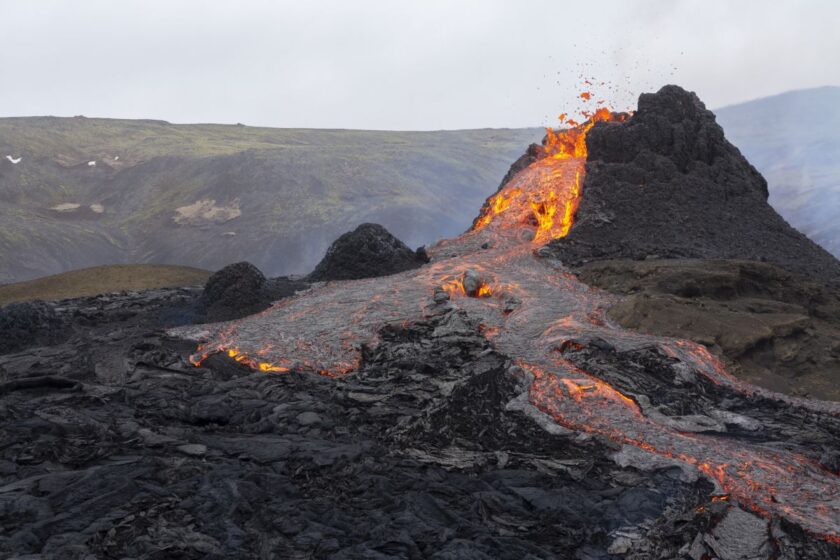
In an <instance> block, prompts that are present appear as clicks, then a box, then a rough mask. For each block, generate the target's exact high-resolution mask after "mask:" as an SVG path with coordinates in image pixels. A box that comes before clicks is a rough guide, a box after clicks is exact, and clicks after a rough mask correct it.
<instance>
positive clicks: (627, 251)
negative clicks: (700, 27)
mask: <svg viewBox="0 0 840 560" xmlns="http://www.w3.org/2000/svg"><path fill="white" fill-rule="evenodd" d="M586 141H587V142H586V143H587V148H588V156H587V164H586V170H587V171H586V178H585V181H584V186H583V198H582V200H581V203H580V207H579V209H578V212H577V216H576V220H575V225H574V226H573V227H572V230H571V232H570V234H569V235H568V236H567V237H565V238H563V239H558V240H556V241H554V242H552V244H551V248H552V252H553V253H554V254H555V255H556V256H557V257H559V258H560V259H561V260H563V261H564V262H565V263H566V264H569V265H572V266H574V265H577V264H580V263H582V262H586V261H590V260H602V259H614V258H630V259H640V258H650V257H654V256H655V257H663V258H685V257H688V258H717V259H720V258H724V259H731V258H735V259H748V260H759V261H770V262H773V263H776V264H779V265H781V266H782V267H784V268H787V269H788V270H791V271H793V272H799V273H802V274H806V275H808V276H811V277H813V278H817V279H820V280H823V281H831V280H836V279H838V278H840V262H838V261H837V260H836V259H835V258H834V257H832V256H831V255H830V254H829V253H828V252H827V251H825V250H824V249H822V248H821V247H819V246H818V245H816V244H815V243H814V242H812V241H811V240H809V239H808V238H807V237H805V236H804V235H803V234H801V233H800V232H798V231H797V230H795V229H794V228H792V227H791V226H790V225H789V224H788V223H787V222H785V220H784V219H782V217H781V216H779V215H778V214H777V213H776V211H775V210H773V208H772V207H771V206H770V205H769V204H768V203H767V183H766V181H765V180H764V178H763V177H762V176H761V175H760V174H759V172H758V171H756V169H755V168H754V167H753V166H752V165H750V163H749V162H748V161H747V160H746V159H745V158H744V157H743V156H742V155H741V153H740V152H739V151H738V149H737V148H736V147H735V146H733V145H732V144H730V143H729V142H728V141H727V140H726V138H725V137H724V133H723V129H722V128H721V127H720V126H719V125H718V124H717V123H716V122H715V116H714V114H713V113H712V112H711V111H709V110H707V109H706V107H705V106H704V105H703V103H702V102H701V101H700V99H698V97H697V96H696V95H695V94H694V93H691V92H687V91H685V90H683V89H682V88H680V87H678V86H673V85H670V86H665V87H663V88H662V89H661V90H659V91H658V92H657V93H650V94H642V95H641V96H640V97H639V107H638V111H637V112H636V113H635V114H634V115H633V116H632V117H631V118H630V119H628V120H626V121H625V122H615V123H606V122H602V123H598V124H596V125H595V126H594V127H593V128H592V130H591V131H590V132H589V133H588V134H587V138H586Z"/></svg>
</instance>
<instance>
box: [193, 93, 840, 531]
mask: <svg viewBox="0 0 840 560" xmlns="http://www.w3.org/2000/svg"><path fill="white" fill-rule="evenodd" d="M628 117H629V116H628V115H626V114H614V113H611V112H610V111H608V110H606V109H599V110H598V111H597V112H595V113H594V114H592V115H589V118H588V120H587V121H586V122H584V123H583V124H580V125H577V126H573V127H572V128H569V129H566V130H561V131H558V132H555V131H549V133H548V135H547V137H546V140H545V141H544V150H545V152H544V154H542V155H543V156H544V157H541V158H539V159H537V160H536V161H533V162H532V163H531V164H530V165H528V166H527V167H525V168H524V169H522V170H521V171H519V172H518V173H516V174H515V175H514V176H513V177H512V178H511V179H510V180H509V181H508V182H507V183H506V184H504V186H503V187H502V188H501V189H500V190H499V191H498V192H497V193H496V194H494V195H493V196H491V197H490V198H489V199H488V201H487V203H486V204H485V206H484V207H483V208H482V210H481V213H480V215H479V217H478V218H477V219H476V221H475V222H474V225H473V227H472V228H471V229H470V230H469V231H467V232H466V233H464V234H463V235H461V236H459V237H457V238H455V239H450V240H444V241H441V242H439V243H437V244H435V245H434V246H432V247H430V248H428V249H427V252H428V255H429V257H430V263H429V264H427V265H425V266H423V267H422V268H419V269H416V270H411V271H406V272H402V273H399V274H395V275H392V276H387V277H383V278H373V279H365V280H354V281H342V282H328V283H325V284H317V285H315V286H314V287H312V288H310V289H309V290H307V291H305V292H302V293H299V294H297V295H295V296H293V297H289V298H287V299H284V300H282V301H280V302H278V303H276V304H274V306H273V307H271V308H270V309H268V310H266V311H264V312H262V313H260V314H257V315H253V316H250V317H247V318H245V319H242V320H239V321H236V322H231V323H226V324H217V325H205V326H204V327H202V328H203V329H204V331H205V333H204V340H205V341H204V343H203V344H202V345H201V346H200V347H199V348H198V350H197V352H196V353H195V355H194V356H193V357H192V361H193V362H194V363H195V364H200V363H201V362H202V361H203V360H204V359H205V358H207V357H208V356H209V355H211V354H214V353H226V354H227V355H229V356H230V357H231V358H233V359H235V360H237V361H239V362H241V363H244V364H247V365H249V366H250V367H252V368H254V369H255V370H260V371H265V372H285V371H289V370H297V371H310V372H314V373H320V374H323V375H328V376H338V375H344V374H347V373H350V372H352V371H354V370H355V369H356V368H358V366H359V364H360V361H361V356H362V347H363V346H365V345H368V346H370V345H376V344H377V333H378V332H379V331H380V330H381V329H382V328H383V327H386V326H388V325H399V324H406V323H411V322H415V321H418V320H420V319H422V318H424V317H430V316H434V315H439V314H442V313H448V312H452V311H454V310H462V311H464V312H466V313H467V314H468V315H469V316H471V317H473V318H474V319H476V321H477V322H480V323H481V325H482V333H484V334H485V336H487V337H488V339H489V340H490V341H491V342H492V344H493V345H494V347H495V348H496V349H497V350H498V351H499V352H500V353H502V354H504V355H506V356H509V357H510V358H511V360H512V361H513V363H514V364H515V365H514V366H513V369H514V370H516V371H517V372H519V374H520V375H521V376H522V377H523V379H527V380H529V381H530V389H529V399H530V403H531V405H533V406H534V407H536V409H538V410H539V411H541V412H542V413H544V414H546V415H548V416H550V417H551V418H552V419H553V421H554V422H556V423H557V424H560V425H561V426H564V427H565V428H568V429H571V430H575V431H578V432H586V433H590V434H598V435H600V436H603V437H606V438H609V439H610V440H612V441H613V442H616V443H617V444H620V445H627V446H633V447H635V448H638V449H641V450H644V451H645V452H649V453H652V454H655V455H658V456H661V457H667V458H669V459H671V460H673V461H674V462H675V463H677V464H681V465H683V466H684V467H685V468H687V469H689V470H691V469H693V470H695V471H697V472H700V473H703V474H704V475H705V476H707V477H708V478H710V479H711V480H712V481H714V482H715V484H716V485H717V487H718V494H719V495H720V496H728V495H731V496H733V497H734V498H735V500H736V501H738V502H739V503H741V504H742V505H744V506H746V507H748V508H750V509H752V510H754V511H757V512H760V513H762V514H765V515H768V516H781V517H783V518H786V519H788V520H789V521H792V522H795V523H796V524H798V525H799V526H801V527H803V528H804V529H806V530H807V531H809V532H811V533H813V534H816V535H819V536H822V537H823V538H826V539H828V540H833V541H838V540H840V485H838V479H837V476H836V475H835V474H833V473H831V472H829V471H828V470H826V469H825V468H823V467H822V466H820V465H819V464H818V463H817V462H816V461H814V460H812V459H810V458H807V457H804V456H802V455H799V454H797V453H794V452H791V451H788V450H785V449H783V448H770V447H765V446H762V445H761V444H760V443H751V442H750V441H745V440H738V439H733V438H728V437H725V436H722V435H719V434H714V433H709V431H708V430H705V429H703V428H702V426H701V427H699V428H698V427H694V428H692V426H691V419H690V418H688V417H685V418H681V417H676V418H675V417H668V418H665V417H664V416H663V415H661V414H660V415H657V414H649V413H648V410H649V407H648V408H646V407H643V406H641V403H642V402H643V401H647V402H649V399H647V397H646V396H645V395H633V394H622V393H621V392H619V391H618V390H616V389H615V388H614V387H613V386H611V385H610V384H609V383H607V382H606V381H605V380H603V379H599V378H597V377H596V376H595V375H594V374H591V373H588V372H586V371H583V370H581V369H580V368H578V367H576V366H575V365H574V364H573V363H571V362H570V361H568V360H567V359H566V358H564V357H563V351H562V350H563V349H564V348H568V347H569V345H574V344H579V343H578V342H576V341H591V340H595V339H600V340H602V341H606V342H607V343H608V344H609V345H610V346H611V347H613V348H616V349H619V350H622V351H627V350H632V349H637V348H645V347H651V346H653V347H656V348H658V349H659V350H660V351H661V352H662V353H664V354H666V355H668V356H670V357H673V358H674V359H675V360H678V361H679V362H681V363H682V364H683V365H684V367H685V368H687V369H690V370H691V372H692V374H693V375H696V376H699V377H704V378H706V379H708V380H710V381H711V382H713V383H715V384H718V385H723V386H726V387H729V388H731V389H732V391H736V392H739V393H755V392H757V390H756V389H754V388H752V387H749V386H746V385H743V384H741V383H739V382H737V381H736V380H734V379H733V378H732V377H731V376H730V375H728V374H727V373H726V371H725V369H724V367H723V366H722V365H721V364H720V363H719V362H718V361H717V360H716V359H715V358H713V357H712V356H711V355H710V354H709V353H708V352H707V351H706V350H705V349H704V348H703V347H700V346H698V345H695V344H693V343H687V342H685V341H678V340H673V339H664V338H657V337H653V336H647V335H642V334H638V333H633V332H629V331H626V330H623V329H620V328H617V327H615V326H613V325H612V324H610V323H609V321H608V320H607V319H606V315H605V311H606V309H607V308H608V307H609V306H610V305H611V304H612V303H614V302H615V297H614V296H610V295H609V294H606V293H603V292H600V291H598V290H594V289H591V288H589V287H588V286H586V285H584V284H582V283H581V282H579V281H578V280H577V279H576V278H575V277H574V276H573V275H572V274H570V273H569V272H568V271H567V270H566V269H565V268H564V267H563V266H562V264H561V263H559V262H557V261H556V260H553V259H549V258H541V255H540V252H539V251H538V248H539V247H541V246H542V245H544V244H545V243H546V242H548V241H550V240H551V239H556V238H559V237H563V236H566V235H567V234H568V233H569V232H570V230H571V228H572V225H573V221H574V217H575V211H576V209H577V205H578V201H579V200H580V197H581V196H582V195H583V196H585V194H586V193H585V188H584V176H585V172H586V169H585V163H586V134H587V132H588V131H589V129H590V128H591V127H593V126H594V125H595V123H596V122H598V121H609V120H623V119H626V118H628ZM471 296H472V297H471ZM182 334H186V335H190V334H192V335H193V336H195V333H189V332H187V331H182ZM686 390H687V391H690V390H691V389H690V388H688V389H686ZM771 398H778V399H783V398H784V397H781V396H778V395H771ZM798 405H800V406H802V407H803V409H804V410H805V409H808V408H809V407H812V408H813V410H815V411H816V410H818V411H819V412H821V413H829V414H838V412H840V409H838V408H837V407H836V406H832V405H826V404H825V403H809V402H806V401H803V402H800V403H798Z"/></svg>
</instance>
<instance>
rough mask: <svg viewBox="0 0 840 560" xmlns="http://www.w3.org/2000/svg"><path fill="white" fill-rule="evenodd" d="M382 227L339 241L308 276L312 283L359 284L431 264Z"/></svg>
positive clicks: (369, 226) (350, 234) (363, 227)
mask: <svg viewBox="0 0 840 560" xmlns="http://www.w3.org/2000/svg"><path fill="white" fill-rule="evenodd" d="M425 255H426V253H425V251H423V250H422V248H421V249H420V250H418V251H416V252H415V251H412V250H411V249H409V248H408V246H407V245H406V244H405V243H403V242H402V241H400V240H399V239H397V238H396V237H394V236H393V235H391V233H390V232H389V231H388V230H387V229H385V228H384V227H382V226H381V225H379V224H362V225H360V226H359V227H357V228H356V229H355V230H353V231H351V232H348V233H345V234H344V235H342V236H341V237H339V238H338V239H336V240H335V241H334V242H333V244H332V245H330V248H329V249H328V250H327V254H326V255H325V256H324V258H323V259H322V260H321V262H319V263H318V266H316V267H315V270H314V271H312V273H311V274H310V275H309V276H308V278H307V279H308V280H310V281H324V280H356V279H359V278H373V277H376V276H387V275H389V274H396V273H398V272H403V271H405V270H411V269H412V268H418V267H420V266H422V265H423V264H424V263H425V262H427V260H428V257H426V256H425Z"/></svg>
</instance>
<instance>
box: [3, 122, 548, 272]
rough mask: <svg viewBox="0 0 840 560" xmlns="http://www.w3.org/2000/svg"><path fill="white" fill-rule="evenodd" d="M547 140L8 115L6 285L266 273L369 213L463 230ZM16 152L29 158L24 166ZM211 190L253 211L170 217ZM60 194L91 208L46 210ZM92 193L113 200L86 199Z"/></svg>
mask: <svg viewBox="0 0 840 560" xmlns="http://www.w3.org/2000/svg"><path fill="white" fill-rule="evenodd" d="M540 137H541V131H540V130H539V129H522V130H472V131H449V132H379V131H346V130H293V129H269V128H253V127H243V126H227V125H172V124H167V123H162V122H158V121H124V120H112V119H87V118H69V119H68V118H54V117H32V118H10V119H0V282H3V281H6V282H8V281H13V280H20V279H26V278H32V277H37V276H41V275H44V274H50V273H55V272H59V271H63V270H69V269H73V268H78V267H82V266H92V265H96V264H101V263H103V262H123V263H129V262H160V263H170V264H184V265H191V266H198V267H201V268H208V269H216V268H219V267H221V266H223V265H224V264H227V263H229V262H232V261H235V260H242V259H248V260H251V261H253V262H255V264H257V265H258V266H260V267H261V268H263V269H264V270H266V272H267V273H269V274H283V273H294V272H307V271H308V270H309V269H311V267H312V266H313V265H314V264H315V263H316V262H317V261H318V260H319V258H320V257H321V256H322V254H323V252H324V250H325V249H326V247H327V245H328V244H329V243H330V242H331V241H332V240H333V239H335V237H337V236H338V235H340V234H341V233H343V232H344V231H347V230H349V229H352V228H353V227H355V226H356V225H358V224H359V223H361V222H363V221H377V222H380V223H383V224H384V225H385V226H386V227H388V228H389V229H391V230H392V231H393V232H394V233H395V234H396V235H397V236H399V237H401V238H403V239H404V240H405V241H406V242H408V243H409V244H411V245H420V244H423V243H428V242H431V241H434V240H435V239H436V238H438V237H443V236H449V235H453V234H455V233H458V232H460V231H462V230H463V229H465V228H466V227H467V226H468V224H469V223H470V221H471V219H472V217H473V215H474V213H475V212H476V209H477V208H478V207H479V206H480V204H481V202H482V201H483V200H484V198H486V197H487V196H488V195H489V194H491V193H492V192H493V191H494V190H495V187H496V185H497V184H498V181H499V180H500V178H501V177H502V176H503V175H504V173H505V171H506V170H507V167H508V166H509V165H510V163H511V162H512V161H513V160H514V159H515V158H516V157H517V156H518V155H519V154H521V153H522V151H523V149H524V148H525V146H527V144H528V143H530V142H532V141H535V140H539V138H540ZM6 154H11V155H13V156H21V157H23V161H22V162H21V163H20V164H18V165H12V164H10V163H9V162H7V161H6V160H5V155H6ZM116 156H119V160H118V161H117V160H115V159H114V158H115V157H116ZM90 160H96V161H97V166H96V167H88V166H87V162H88V161H90ZM203 199H210V200H215V201H216V202H217V204H218V205H229V204H232V203H233V202H234V201H238V203H239V205H240V208H241V211H242V216H241V217H240V218H237V219H235V220H231V221H229V222H227V223H210V222H208V223H200V224H196V225H192V226H178V225H176V224H175V223H174V222H173V217H174V215H175V208H177V207H180V206H185V205H188V204H192V203H194V202H196V201H197V200H203ZM62 203H78V204H82V205H83V210H82V211H81V212H76V213H69V214H58V213H56V212H54V211H52V210H50V208H51V207H53V206H55V205H57V204H62ZM91 204H102V205H104V207H105V212H104V213H102V214H95V213H93V212H91V211H89V210H88V206H89V205H91ZM228 232H235V234H236V235H230V233H228Z"/></svg>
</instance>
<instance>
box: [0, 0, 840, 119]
mask: <svg viewBox="0 0 840 560" xmlns="http://www.w3.org/2000/svg"><path fill="white" fill-rule="evenodd" d="M0 69H2V70H0V72H2V74H0V76H2V77H1V78H0V116H24V115H47V114H49V115H60V116H72V115H78V114H83V115H87V116H100V117H123V118H157V119H165V120H169V121H172V122H223V123H235V122H242V123H245V124H249V125H266V126H278V127H316V128H366V129H402V130H424V129H441V128H444V129H455V128H481V127H523V126H538V125H547V124H555V121H556V115H557V114H558V113H560V112H561V111H570V110H573V109H575V108H576V105H575V97H576V95H577V93H578V92H579V91H581V82H582V79H583V78H584V77H594V78H596V79H597V80H598V81H606V82H608V83H610V84H612V89H608V88H606V87H604V88H601V89H600V92H601V93H602V94H603V95H601V96H599V97H605V96H606V97H607V98H608V99H610V100H611V101H612V105H613V107H614V108H616V109H624V108H628V107H630V106H633V105H635V99H636V97H637V96H638V94H639V93H640V92H642V91H649V90H655V89H658V88H659V87H660V86H661V85H663V84H665V83H678V84H680V85H682V86H683V87H686V88H688V89H692V90H694V91H696V92H697V93H698V94H699V95H700V97H701V98H702V99H703V100H704V101H705V102H706V104H707V105H708V106H710V107H718V106H721V105H726V104H731V103H735V102H738V101H744V100H747V99H752V98H756V97H762V96H765V95H770V94H774V93H780V92H782V91H786V90H790V89H800V88H807V87H813V86H820V85H837V84H840V1H838V0H810V1H807V0H797V1H778V0H774V1H769V0H762V1H758V0H741V1H737V2H735V1H725V0H681V1H670V0H635V1H634V0H625V1H604V0H592V1H588V2H587V1H577V2H567V1H564V0H549V1H542V0H531V1H529V0H511V1H502V0H481V1H467V0H442V1H439V0H381V1H374V0H352V1H351V0H318V1H306V0H294V1H285V0H265V1H263V0H238V1H213V0H180V1H179V0H162V1H160V0H142V1H135V0H119V1H117V0H77V1H71V0H66V1H60V0H0ZM596 91H597V90H596Z"/></svg>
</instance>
